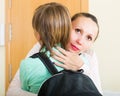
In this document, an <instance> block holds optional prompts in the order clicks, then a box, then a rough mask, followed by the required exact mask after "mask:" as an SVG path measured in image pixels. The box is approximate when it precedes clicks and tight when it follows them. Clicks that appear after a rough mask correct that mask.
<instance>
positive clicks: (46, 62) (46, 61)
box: [30, 52, 58, 75]
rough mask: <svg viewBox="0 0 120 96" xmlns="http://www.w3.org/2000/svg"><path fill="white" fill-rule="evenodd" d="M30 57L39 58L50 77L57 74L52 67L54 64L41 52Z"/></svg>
mask: <svg viewBox="0 0 120 96" xmlns="http://www.w3.org/2000/svg"><path fill="white" fill-rule="evenodd" d="M30 57H31V58H39V59H40V60H41V61H42V62H43V64H44V65H45V66H46V68H47V69H48V71H49V72H50V73H51V74H52V75H54V74H56V73H58V70H57V69H56V67H55V66H54V63H53V62H52V61H51V60H50V59H49V58H48V57H47V56H46V55H45V54H44V53H43V52H39V53H36V54H33V55H32V56H30Z"/></svg>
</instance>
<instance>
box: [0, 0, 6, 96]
mask: <svg viewBox="0 0 120 96" xmlns="http://www.w3.org/2000/svg"><path fill="white" fill-rule="evenodd" d="M4 13H5V12H4V0H0V33H1V26H2V25H5V23H4V17H5V16H4ZM0 35H1V34H0ZM0 37H1V36H0ZM0 40H1V39H0ZM0 96H5V47H4V46H3V45H2V46H1V45H0Z"/></svg>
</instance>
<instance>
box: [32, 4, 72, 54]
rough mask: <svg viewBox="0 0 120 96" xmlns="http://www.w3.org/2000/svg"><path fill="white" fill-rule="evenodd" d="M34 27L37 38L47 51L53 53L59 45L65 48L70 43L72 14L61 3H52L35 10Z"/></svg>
mask: <svg viewBox="0 0 120 96" xmlns="http://www.w3.org/2000/svg"><path fill="white" fill-rule="evenodd" d="M32 26H33V28H34V30H35V36H36V37H37V39H38V41H39V42H40V44H41V45H42V48H45V49H46V51H47V50H49V51H50V52H51V48H52V47H54V46H55V45H56V44H58V43H60V44H61V45H62V47H63V48H65V45H66V44H67V43H68V41H69V38H68V37H69V33H70V30H71V18H70V14H69V11H68V9H67V8H66V7H65V6H63V5H61V4H59V3H55V2H52V3H47V4H44V5H41V6H39V7H38V8H37V9H36V10H35V13H34V16H33V20H32ZM36 34H37V35H36Z"/></svg>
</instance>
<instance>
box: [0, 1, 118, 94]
mask: <svg viewBox="0 0 120 96" xmlns="http://www.w3.org/2000/svg"><path fill="white" fill-rule="evenodd" d="M4 5H5V2H4V0H0V24H5V21H4V19H5V18H4V17H5V14H4V13H5V12H4V10H5V8H4V7H5V6H4ZM119 9H120V0H89V12H90V13H92V14H94V15H95V16H96V17H97V18H98V21H99V25H100V35H99V37H98V39H97V41H96V42H95V46H94V49H95V50H96V53H97V56H98V60H99V68H100V76H101V83H102V87H103V90H110V91H119V92H120V82H119V81H120V56H119V54H120V50H119V49H120V11H119ZM0 26H1V25H0ZM4 94H5V46H0V96H5V95H4Z"/></svg>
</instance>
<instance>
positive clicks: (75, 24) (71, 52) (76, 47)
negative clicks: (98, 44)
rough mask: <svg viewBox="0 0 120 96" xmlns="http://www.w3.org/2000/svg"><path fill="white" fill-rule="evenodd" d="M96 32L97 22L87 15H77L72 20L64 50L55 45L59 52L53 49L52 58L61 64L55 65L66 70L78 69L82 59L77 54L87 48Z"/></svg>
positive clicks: (93, 39)
mask: <svg viewBox="0 0 120 96" xmlns="http://www.w3.org/2000/svg"><path fill="white" fill-rule="evenodd" d="M97 34H98V27H97V24H96V23H95V22H94V21H93V20H91V19H90V18H87V17H83V16H82V17H78V18H77V19H75V20H74V21H72V31H71V33H70V41H69V43H68V44H67V46H66V50H67V51H66V50H64V49H62V48H60V47H57V49H58V50H59V51H60V52H61V53H58V52H56V51H54V53H55V55H54V56H53V58H54V59H56V60H58V61H60V62H62V63H63V64H59V63H56V62H55V64H56V65H57V66H60V67H63V68H65V69H67V70H73V71H76V70H79V69H80V68H81V66H82V65H83V60H82V59H81V58H80V56H79V55H78V54H80V53H82V52H85V51H87V50H89V49H90V48H91V47H92V45H93V43H94V41H95V38H96V36H97Z"/></svg>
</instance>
